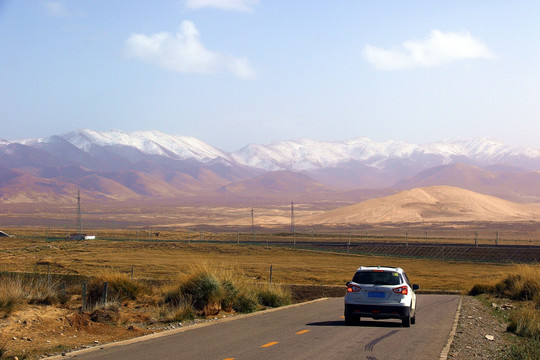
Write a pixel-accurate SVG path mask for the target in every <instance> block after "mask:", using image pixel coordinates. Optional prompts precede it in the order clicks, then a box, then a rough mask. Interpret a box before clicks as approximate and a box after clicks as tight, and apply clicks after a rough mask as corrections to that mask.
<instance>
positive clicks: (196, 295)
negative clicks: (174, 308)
mask: <svg viewBox="0 0 540 360" xmlns="http://www.w3.org/2000/svg"><path fill="white" fill-rule="evenodd" d="M181 291H182V293H183V295H185V296H189V297H190V298H191V300H192V303H193V307H194V308H195V310H197V311H199V312H201V313H202V314H203V315H217V313H219V311H220V310H221V300H222V299H223V294H224V291H223V287H222V286H221V284H220V282H219V280H218V279H216V277H215V276H214V275H212V274H211V273H208V272H201V273H198V274H194V275H193V276H191V277H190V278H188V279H187V281H186V282H185V283H184V284H183V285H182V286H181Z"/></svg>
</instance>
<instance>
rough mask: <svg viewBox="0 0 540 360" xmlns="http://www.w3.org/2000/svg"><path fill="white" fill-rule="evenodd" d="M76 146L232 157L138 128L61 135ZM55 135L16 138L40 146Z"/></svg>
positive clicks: (203, 158)
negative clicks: (127, 130)
mask: <svg viewBox="0 0 540 360" xmlns="http://www.w3.org/2000/svg"><path fill="white" fill-rule="evenodd" d="M58 137H59V138H61V139H63V140H65V141H67V142H68V143H70V144H71V145H73V146H75V147H76V148H78V149H80V150H82V151H84V152H87V153H90V154H94V153H96V149H98V148H107V149H109V151H112V152H116V153H118V154H123V153H125V151H124V150H125V148H132V149H136V150H138V151H140V152H141V153H143V154H147V155H158V156H164V157H167V158H171V159H177V160H186V159H195V160H197V161H201V162H209V161H212V160H214V159H217V158H220V157H221V158H225V159H229V155H228V154H227V153H225V152H223V151H221V150H218V149H216V148H215V147H213V146H210V145H208V144H206V143H204V142H202V141H200V140H198V139H196V138H193V137H186V136H173V135H167V134H164V133H162V132H159V131H135V132H131V133H127V132H124V131H121V130H111V131H107V132H98V131H94V130H90V129H82V130H77V131H72V132H69V133H66V134H62V135H58ZM53 140H54V137H48V138H40V139H29V140H19V141H15V142H18V143H20V144H23V145H28V146H40V145H43V144H47V143H51V142H52V141H53Z"/></svg>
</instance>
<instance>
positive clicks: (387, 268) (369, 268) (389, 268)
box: [356, 265, 403, 272]
mask: <svg viewBox="0 0 540 360" xmlns="http://www.w3.org/2000/svg"><path fill="white" fill-rule="evenodd" d="M362 270H389V271H398V272H403V269H402V268H399V267H393V266H382V265H377V266H360V267H359V268H358V270H356V271H362Z"/></svg>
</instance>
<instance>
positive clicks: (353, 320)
mask: <svg viewBox="0 0 540 360" xmlns="http://www.w3.org/2000/svg"><path fill="white" fill-rule="evenodd" d="M359 321H360V316H353V315H347V314H345V324H346V325H349V326H350V325H354V324H355V323H357V322H359Z"/></svg>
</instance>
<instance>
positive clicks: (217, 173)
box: [0, 129, 540, 202]
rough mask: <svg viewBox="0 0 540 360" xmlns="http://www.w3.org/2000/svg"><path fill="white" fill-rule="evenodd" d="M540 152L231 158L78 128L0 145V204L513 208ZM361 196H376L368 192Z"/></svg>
mask: <svg viewBox="0 0 540 360" xmlns="http://www.w3.org/2000/svg"><path fill="white" fill-rule="evenodd" d="M539 170H540V150H535V149H531V148H526V147H516V146H509V145H506V144H504V143H503V142H501V141H498V140H492V139H480V138H471V139H455V140H443V141H439V142H434V143H431V144H426V145H417V144H412V143H408V142H400V141H386V142H376V141H374V140H371V139H369V138H365V137H359V138H354V139H349V140H344V141H336V142H325V141H316V140H310V139H300V140H290V141H276V142H272V143H269V144H251V145H247V146H245V147H243V148H241V149H240V150H238V151H235V152H227V151H223V150H220V149H218V148H216V147H214V146H212V145H209V144H206V143H205V142H203V141H201V140H198V139H196V138H193V137H185V136H173V135H168V134H164V133H161V132H158V131H135V132H124V131H121V130H112V131H107V132H99V131H95V130H90V129H82V130H77V131H73V132H69V133H66V134H61V135H54V136H50V137H45V138H37V139H24V140H15V141H7V140H0V199H1V200H2V201H3V202H18V201H19V202H20V201H25V202H34V201H38V202H39V201H45V200H46V201H73V192H74V191H75V189H81V192H82V194H83V197H86V198H89V199H110V200H128V199H172V198H178V197H180V198H194V197H204V198H206V199H209V200H212V199H222V200H223V201H233V200H234V201H236V200H239V199H240V200H242V201H244V200H245V201H250V199H271V198H275V199H279V200H280V201H282V200H283V199H289V198H290V199H291V201H292V200H295V199H303V200H305V201H309V200H310V199H311V200H325V201H327V200H329V199H330V200H336V201H351V202H352V201H359V200H360V199H362V200H365V199H366V196H369V194H372V196H382V195H385V194H386V195H388V194H392V193H395V192H396V191H397V190H401V189H411V188H413V187H421V186H435V185H447V186H458V187H463V188H467V189H469V190H473V191H477V192H482V193H486V194H490V195H494V196H500V197H502V198H505V199H509V200H512V201H518V202H535V201H540V187H539V186H537V185H539V181H540V173H539V172H538V171H539ZM368 189H379V190H380V191H372V190H368Z"/></svg>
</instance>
